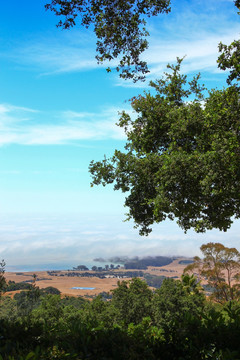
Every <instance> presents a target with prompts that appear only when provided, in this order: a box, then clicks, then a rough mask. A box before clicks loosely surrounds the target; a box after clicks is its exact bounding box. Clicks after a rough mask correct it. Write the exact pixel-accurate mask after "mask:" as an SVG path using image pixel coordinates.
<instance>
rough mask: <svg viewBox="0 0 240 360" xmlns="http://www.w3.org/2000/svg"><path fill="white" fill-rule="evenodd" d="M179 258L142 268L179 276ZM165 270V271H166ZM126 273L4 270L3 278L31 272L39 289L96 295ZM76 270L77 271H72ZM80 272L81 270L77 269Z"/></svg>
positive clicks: (19, 277)
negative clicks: (72, 274) (98, 274)
mask: <svg viewBox="0 0 240 360" xmlns="http://www.w3.org/2000/svg"><path fill="white" fill-rule="evenodd" d="M180 260H182V259H181V258H179V259H177V260H174V261H173V262H172V263H171V264H169V265H166V266H162V267H153V266H150V267H149V268H148V270H144V272H147V273H149V274H151V275H158V276H160V275H162V276H166V277H174V276H176V277H178V278H180V277H181V275H182V273H183V269H184V268H185V267H186V265H182V264H179V261H180ZM166 270H167V271H166ZM121 271H124V272H125V273H126V275H125V276H126V277H124V278H121V279H118V278H107V279H99V278H98V277H90V278H89V277H77V276H75V277H68V276H50V275H49V274H48V273H47V271H36V272H24V273H22V274H23V275H17V272H6V273H5V278H6V280H7V281H9V280H12V281H15V282H21V281H26V280H31V279H32V278H33V277H32V276H33V274H36V275H37V278H38V279H39V280H38V281H37V282H36V284H37V286H39V288H40V289H42V288H45V287H48V286H53V287H55V288H57V289H58V290H60V291H61V293H62V295H70V296H84V297H85V296H89V295H97V294H99V293H101V292H103V291H106V292H109V291H111V290H113V289H115V288H116V287H117V283H118V281H122V280H130V278H129V277H128V271H127V270H121ZM74 272H77V271H74ZM78 272H79V273H81V271H78ZM57 273H58V275H60V274H67V271H58V272H57ZM112 273H113V274H114V271H113V272H112ZM73 287H94V288H95V289H94V290H79V289H72V288H73ZM16 292H19V291H12V292H11V293H9V292H8V293H6V295H10V296H13V295H14V294H15V293H16Z"/></svg>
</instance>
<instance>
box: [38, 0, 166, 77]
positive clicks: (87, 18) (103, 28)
mask: <svg viewBox="0 0 240 360" xmlns="http://www.w3.org/2000/svg"><path fill="white" fill-rule="evenodd" d="M169 4H170V1H169V0H147V1H146V0H141V1H135V0H131V1H129V0H116V1H112V0H98V1H95V0H51V3H50V4H47V5H46V6H45V7H46V9H50V10H52V11H53V12H54V13H55V14H56V15H57V16H60V17H61V18H63V20H60V22H59V23H58V26H60V27H62V28H63V29H69V28H71V27H73V26H75V25H76V22H77V20H79V21H78V22H79V24H80V25H82V26H84V27H86V28H88V27H89V26H90V25H93V30H94V32H95V34H96V37H97V49H96V51H97V56H96V59H97V61H98V62H99V63H102V62H104V61H111V60H113V59H116V58H118V59H119V64H118V66H117V68H116V69H117V71H120V72H121V73H120V77H122V78H124V79H128V78H132V79H133V80H134V81H136V80H139V79H140V80H143V79H144V75H145V74H146V73H147V72H148V68H147V63H146V62H145V61H142V60H141V59H140V55H141V53H142V52H144V51H145V50H146V49H147V47H148V42H147V40H146V37H147V36H148V35H149V34H148V32H147V30H146V28H145V25H146V18H147V17H150V16H156V15H158V14H160V13H168V12H169V11H170V7H169ZM107 70H108V71H111V70H110V68H108V69H107Z"/></svg>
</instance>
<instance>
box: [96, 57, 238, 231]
mask: <svg viewBox="0 0 240 360" xmlns="http://www.w3.org/2000/svg"><path fill="white" fill-rule="evenodd" d="M181 62H182V59H177V64H176V65H168V69H169V73H165V77H163V78H162V79H160V80H157V81H156V82H151V83H150V85H151V87H152V88H153V89H154V90H155V92H154V94H152V93H151V92H150V91H148V92H147V91H146V92H145V93H144V95H139V96H137V97H135V98H133V99H132V102H131V105H132V108H133V110H134V111H135V114H136V117H134V118H131V117H130V115H129V114H127V113H125V112H123V113H122V115H121V118H120V120H119V123H118V126H120V127H121V128H123V129H124V130H125V133H126V135H127V143H126V146H125V151H124V152H121V151H119V150H115V153H114V155H113V156H112V157H111V158H110V159H104V160H103V161H99V162H91V164H90V172H91V174H92V177H93V181H92V185H98V184H102V185H104V186H105V185H106V184H111V183H114V190H121V191H122V192H124V193H126V195H127V196H126V200H125V205H126V206H127V207H128V208H129V213H128V218H129V219H130V218H132V219H133V220H134V221H135V224H136V226H140V234H142V235H146V234H148V233H149V232H150V231H151V228H150V225H152V224H153V223H155V222H156V223H159V222H161V221H163V220H165V219H167V218H168V219H170V220H174V219H177V223H178V224H179V226H180V227H181V228H183V229H184V230H185V231H187V230H188V229H190V228H194V229H195V230H196V231H197V232H204V231H205V230H207V229H212V228H218V229H220V230H223V231H226V230H227V229H228V228H229V227H230V226H231V223H232V221H233V220H232V217H233V216H234V215H235V217H236V218H239V217H240V193H239V186H240V170H239V154H240V102H239V89H238V88H237V87H236V86H234V85H232V86H229V87H228V88H226V89H223V90H211V91H209V92H208V96H207V97H204V86H201V85H199V77H200V76H199V75H197V76H196V77H195V78H193V79H192V80H191V81H188V79H187V76H186V75H183V74H181V71H180V70H181V69H180V66H181Z"/></svg>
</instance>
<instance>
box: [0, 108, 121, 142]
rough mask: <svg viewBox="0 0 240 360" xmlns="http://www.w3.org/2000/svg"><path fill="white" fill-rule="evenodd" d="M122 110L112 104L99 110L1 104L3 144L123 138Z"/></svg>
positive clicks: (0, 125)
mask: <svg viewBox="0 0 240 360" xmlns="http://www.w3.org/2000/svg"><path fill="white" fill-rule="evenodd" d="M120 110H121V109H118V108H115V107H109V108H105V109H102V111H100V112H98V113H86V112H82V113H81V112H73V111H65V112H59V113H54V114H52V113H47V112H38V111H35V110H32V109H26V108H21V107H15V106H12V105H4V104H3V105H1V104H0V145H5V144H22V145H55V144H68V143H74V142H78V141H80V140H103V139H116V140H123V139H125V135H124V133H123V130H122V129H120V128H119V127H117V126H116V122H117V120H118V118H119V115H118V112H119V111H120ZM53 117H54V121H52V120H53ZM56 118H58V122H57V123H56V120H55V119H56Z"/></svg>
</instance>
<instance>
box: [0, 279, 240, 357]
mask: <svg viewBox="0 0 240 360" xmlns="http://www.w3.org/2000/svg"><path fill="white" fill-rule="evenodd" d="M17 295H18V296H17ZM17 295H15V297H14V299H11V298H9V297H5V296H4V297H2V299H1V304H0V354H1V355H0V359H1V360H2V359H3V360H10V359H11V360H17V359H19V360H29V359H33V360H52V359H58V360H62V359H76V360H85V359H92V360H93V359H94V360H107V359H109V360H110V359H111V360H122V359H126V360H151V359H152V360H157V359H159V360H161V359H163V360H165V359H176V360H182V359H185V360H187V359H189V360H190V359H195V360H198V359H199V360H200V359H226V360H227V359H239V357H240V346H239V330H240V303H238V302H234V301H232V302H227V303H226V304H224V305H219V304H218V305H216V304H214V303H211V302H209V301H207V300H206V298H205V296H204V295H203V292H202V289H201V286H200V285H199V284H198V282H197V281H196V278H194V277H193V276H189V275H185V276H183V278H182V281H180V280H174V279H165V280H164V281H163V282H162V286H161V287H160V289H157V290H156V291H152V290H151V289H150V288H149V287H148V286H147V284H146V282H145V281H142V280H140V279H138V278H134V279H132V280H131V281H129V282H127V281H123V282H119V283H118V287H117V288H116V289H115V290H113V291H112V297H109V296H106V295H107V294H103V295H104V296H103V297H101V296H98V297H97V298H95V299H93V300H92V301H91V302H89V301H86V300H83V299H81V298H71V297H66V298H61V297H60V296H59V295H49V294H40V292H38V291H37V288H36V287H35V288H31V289H29V290H27V291H22V292H21V293H20V294H17ZM109 298H111V299H110V300H109Z"/></svg>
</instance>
